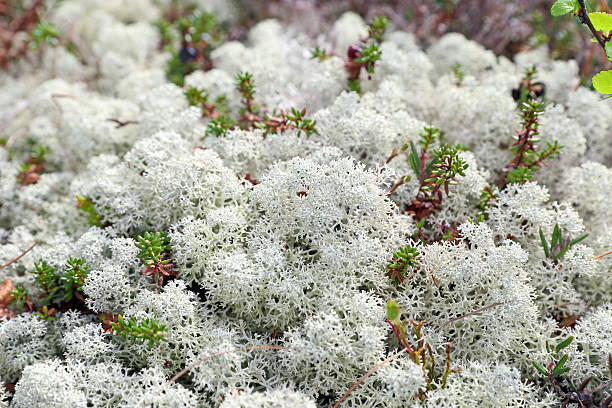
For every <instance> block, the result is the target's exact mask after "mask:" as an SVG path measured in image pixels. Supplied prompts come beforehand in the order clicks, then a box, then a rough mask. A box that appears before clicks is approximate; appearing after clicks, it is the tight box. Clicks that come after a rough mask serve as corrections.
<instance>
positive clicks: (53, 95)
mask: <svg viewBox="0 0 612 408" xmlns="http://www.w3.org/2000/svg"><path fill="white" fill-rule="evenodd" d="M59 98H70V99H74V100H75V101H78V100H79V98H77V97H76V96H74V95H65V94H51V100H52V101H53V104H54V105H55V107H56V108H57V110H59V111H60V113H62V114H63V113H64V111H63V110H62V107H61V105H60V104H59V103H58V101H57V100H58V99H59Z"/></svg>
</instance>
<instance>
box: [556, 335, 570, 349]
mask: <svg viewBox="0 0 612 408" xmlns="http://www.w3.org/2000/svg"><path fill="white" fill-rule="evenodd" d="M572 341H574V337H572V336H570V337H568V338H567V339H565V340H563V341H562V342H561V343H559V344H557V347H555V351H556V352H557V353H558V352H560V351H561V350H563V349H564V348H566V347H567V346H569V345H570V344H572Z"/></svg>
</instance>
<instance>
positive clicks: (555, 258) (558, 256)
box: [553, 247, 570, 261]
mask: <svg viewBox="0 0 612 408" xmlns="http://www.w3.org/2000/svg"><path fill="white" fill-rule="evenodd" d="M569 248H570V247H565V248H563V249H562V250H561V252H559V253H558V254H557V255H555V256H554V257H553V261H556V260H558V259H561V258H562V257H563V255H565V253H566V252H567V250H568V249H569Z"/></svg>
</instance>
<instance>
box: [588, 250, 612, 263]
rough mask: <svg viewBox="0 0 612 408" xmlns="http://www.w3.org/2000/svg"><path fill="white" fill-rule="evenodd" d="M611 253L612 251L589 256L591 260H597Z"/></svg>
mask: <svg viewBox="0 0 612 408" xmlns="http://www.w3.org/2000/svg"><path fill="white" fill-rule="evenodd" d="M611 254H612V251H608V252H604V253H603V254H601V255H597V256H595V257H593V258H591V261H599V260H600V259H601V258H605V257H606V256H608V255H611Z"/></svg>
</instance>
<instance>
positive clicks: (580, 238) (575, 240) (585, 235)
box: [569, 234, 589, 247]
mask: <svg viewBox="0 0 612 408" xmlns="http://www.w3.org/2000/svg"><path fill="white" fill-rule="evenodd" d="M588 236H589V234H584V235H583V236H581V237H578V238H576V239H573V240H572V241H570V243H569V246H570V247H573V246H574V245H576V244H577V243H579V242H580V241H582V240H584V239H585V238H586V237H588Z"/></svg>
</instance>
